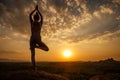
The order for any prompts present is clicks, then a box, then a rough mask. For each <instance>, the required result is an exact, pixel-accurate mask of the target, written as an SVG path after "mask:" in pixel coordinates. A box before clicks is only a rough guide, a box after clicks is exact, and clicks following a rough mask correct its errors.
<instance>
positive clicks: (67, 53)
mask: <svg viewBox="0 0 120 80" xmlns="http://www.w3.org/2000/svg"><path fill="white" fill-rule="evenodd" d="M63 55H64V57H66V58H70V57H71V51H70V50H65V51H64V52H63Z"/></svg>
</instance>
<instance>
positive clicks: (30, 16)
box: [29, 9, 36, 23]
mask: <svg viewBox="0 0 120 80" xmlns="http://www.w3.org/2000/svg"><path fill="white" fill-rule="evenodd" d="M35 10H36V9H34V10H33V11H32V12H31V13H30V15H29V18H30V22H31V23H32V22H33V20H32V14H33V13H34V12H35Z"/></svg>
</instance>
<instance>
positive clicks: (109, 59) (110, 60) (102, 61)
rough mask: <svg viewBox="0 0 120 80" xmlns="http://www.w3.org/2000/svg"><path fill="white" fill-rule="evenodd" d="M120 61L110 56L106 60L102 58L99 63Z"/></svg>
mask: <svg viewBox="0 0 120 80" xmlns="http://www.w3.org/2000/svg"><path fill="white" fill-rule="evenodd" d="M118 62H119V61H116V60H114V59H113V58H108V59H105V60H100V61H99V63H118Z"/></svg>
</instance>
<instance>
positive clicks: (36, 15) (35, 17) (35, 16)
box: [34, 12, 39, 21]
mask: <svg viewBox="0 0 120 80" xmlns="http://www.w3.org/2000/svg"><path fill="white" fill-rule="evenodd" d="M34 20H35V21H38V20H39V15H38V12H36V14H35V15H34Z"/></svg>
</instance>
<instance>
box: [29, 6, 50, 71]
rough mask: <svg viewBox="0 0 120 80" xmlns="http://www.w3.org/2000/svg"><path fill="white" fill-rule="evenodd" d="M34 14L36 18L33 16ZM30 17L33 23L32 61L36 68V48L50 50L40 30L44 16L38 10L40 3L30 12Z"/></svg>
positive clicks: (31, 40) (31, 39)
mask: <svg viewBox="0 0 120 80" xmlns="http://www.w3.org/2000/svg"><path fill="white" fill-rule="evenodd" d="M35 12H36V13H35ZM34 13H35V14H34ZM33 14H34V15H33ZM33 16H34V19H33V18H32V17H33ZM29 18H30V23H31V38H30V50H31V61H32V65H33V69H34V70H36V64H35V48H39V49H42V50H44V51H48V50H49V48H48V47H47V46H46V45H45V44H44V43H43V42H42V41H41V35H40V32H41V28H42V24H43V16H42V15H41V13H40V11H39V10H38V5H36V8H35V9H34V10H33V11H32V12H31V13H30V15H29ZM40 18H41V19H40Z"/></svg>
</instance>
